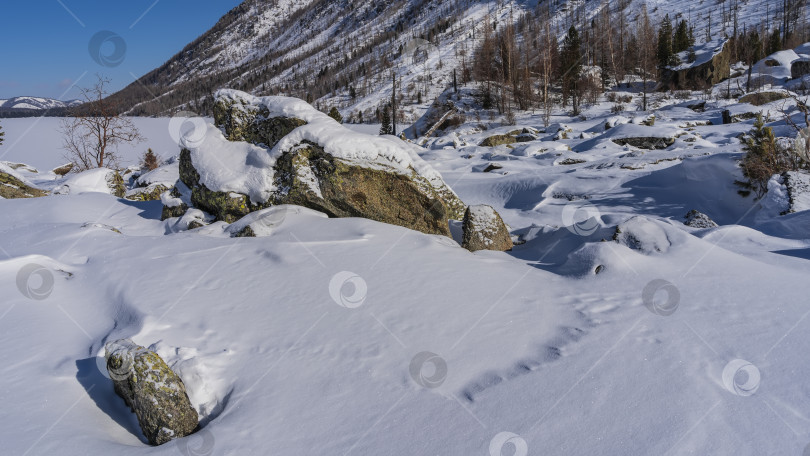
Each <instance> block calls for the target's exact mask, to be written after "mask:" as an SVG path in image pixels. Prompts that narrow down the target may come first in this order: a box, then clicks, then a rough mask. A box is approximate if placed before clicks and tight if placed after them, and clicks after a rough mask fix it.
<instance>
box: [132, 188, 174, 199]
mask: <svg viewBox="0 0 810 456" xmlns="http://www.w3.org/2000/svg"><path fill="white" fill-rule="evenodd" d="M166 190H168V188H167V187H166V186H165V185H163V184H153V185H150V186H148V187H142V188H136V189H133V190H130V191H129V192H127V194H126V199H128V200H132V201H157V200H159V199H160V195H161V194H163V192H165V191H166Z"/></svg>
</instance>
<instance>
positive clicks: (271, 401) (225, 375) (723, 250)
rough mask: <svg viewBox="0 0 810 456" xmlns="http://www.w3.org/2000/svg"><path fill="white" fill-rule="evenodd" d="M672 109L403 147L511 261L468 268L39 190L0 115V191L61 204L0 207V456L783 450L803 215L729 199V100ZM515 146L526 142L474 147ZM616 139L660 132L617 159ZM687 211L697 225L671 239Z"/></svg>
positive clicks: (385, 247)
mask: <svg viewBox="0 0 810 456" xmlns="http://www.w3.org/2000/svg"><path fill="white" fill-rule="evenodd" d="M694 101H695V100H691V101H687V100H675V99H661V100H659V102H658V106H657V108H656V110H655V111H654V114H655V123H654V125H653V126H647V125H645V124H644V123H645V122H647V123H649V122H648V118H647V116H648V114H650V113H638V112H634V111H630V112H624V113H621V114H620V115H621V116H622V118H617V117H616V115H615V114H611V113H610V112H609V109H610V104H609V103H606V102H605V103H600V104H597V105H593V106H591V107H589V108H588V109H587V110H586V111H585V112H584V113H583V118H578V117H568V116H563V115H555V116H553V117H552V119H551V121H552V123H554V124H561V125H564V126H565V127H564V129H563V130H562V131H566V130H567V131H566V133H565V134H564V135H560V134H559V132H560V131H561V130H560V129H559V128H558V127H557V126H555V127H552V128H548V129H547V128H545V127H544V126H543V122H542V118H541V116H540V115H539V114H530V113H522V114H519V115H518V117H517V121H516V125H502V124H500V123H499V119H495V120H492V121H487V120H484V121H482V122H477V121H476V122H472V121H469V122H467V123H465V124H463V125H461V126H460V127H458V128H457V129H456V130H455V131H452V132H450V131H448V132H447V133H446V134H441V135H440V136H439V137H438V138H431V139H429V140H428V141H426V142H425V146H426V148H424V149H420V150H419V152H418V154H419V155H420V156H421V158H422V159H423V160H425V161H426V162H427V163H428V164H429V165H430V166H432V167H433V169H435V170H436V171H438V172H439V173H441V175H442V177H443V178H444V180H445V181H446V182H447V184H448V185H449V186H450V187H451V188H452V189H453V190H454V191H455V192H456V193H458V195H459V196H460V197H461V199H462V200H463V201H464V202H465V203H467V204H470V205H477V204H486V205H489V206H492V207H493V208H494V209H495V210H496V211H497V212H498V213H499V214H500V215H501V216H502V217H503V219H504V221H505V222H506V224H507V225H508V226H509V227H510V230H511V234H512V237H513V240H514V241H515V247H514V248H513V249H512V250H511V251H509V252H493V251H480V252H476V253H470V252H469V251H467V250H465V249H463V248H461V247H460V245H459V242H460V241H461V238H460V236H461V227H460V222H458V221H452V222H451V226H450V231H451V232H452V233H453V236H454V239H451V238H448V237H444V236H439V235H427V234H422V233H419V232H416V231H411V230H408V229H405V228H402V227H397V226H393V225H386V224H382V223H378V222H374V221H370V220H365V219H359V218H342V219H330V218H326V217H324V216H323V214H320V213H318V212H315V211H312V210H308V209H303V208H300V207H297V206H282V207H278V208H272V209H266V210H265V211H268V212H267V214H269V215H267V214H262V215H263V217H262V218H261V220H260V221H261V222H262V227H261V228H262V229H261V230H254V231H257V236H258V237H255V238H233V237H231V234H232V233H233V232H234V231H238V229H240V228H241V227H242V226H243V225H244V226H246V225H247V224H250V223H255V222H256V221H257V220H259V219H258V218H257V217H256V216H255V214H251V216H253V218H250V219H249V220H248V217H251V216H248V217H246V219H245V220H242V221H240V222H237V223H235V224H233V225H227V224H225V223H224V222H215V223H212V224H210V225H207V226H203V227H200V228H197V229H193V230H185V228H184V227H185V225H184V224H182V223H180V221H179V220H178V219H177V218H171V219H168V220H165V221H161V220H160V217H161V209H162V204H161V202H160V201H146V202H139V201H130V200H126V199H121V198H116V197H115V196H113V195H111V194H109V192H108V191H107V186H106V182H105V179H96V180H97V181H98V182H100V183H99V184H98V185H94V184H93V183H92V182H88V180H87V179H84V180H82V181H80V182H79V183H81V185H77V183H75V179H76V177H75V176H74V177H71V176H69V177H68V178H62V177H59V176H56V175H55V174H53V173H51V172H49V171H47V170H50V169H52V168H54V167H57V166H59V165H61V164H63V163H64V160H63V159H62V157H61V152H60V151H59V149H58V147H59V142H60V138H59V135H58V133H57V128H58V120H55V119H43V120H36V119H23V120H4V121H3V122H2V124H3V128H4V130H5V131H6V143H5V144H4V145H3V146H2V147H0V160H2V161H5V162H9V163H17V162H22V163H27V164H29V165H31V166H33V167H35V168H37V169H39V170H40V171H38V172H34V170H32V169H30V168H29V169H26V168H25V167H18V168H16V169H15V170H14V173H16V175H18V176H19V178H20V179H22V180H24V182H26V183H30V184H32V185H36V186H37V187H39V188H42V189H44V190H48V191H53V190H55V189H59V188H64V185H65V183H66V180H67V179H74V186H73V187H70V188H72V189H73V190H72V191H69V192H58V193H63V194H53V195H50V196H46V197H41V198H32V199H16V200H0V211H2V213H3V217H2V220H0V257H2V259H0V295H2V296H3V298H4V299H3V300H2V301H0V361H2V363H0V366H2V367H0V369H2V378H3V381H2V388H0V399H1V400H2V402H3V404H4V405H5V409H6V413H5V414H4V417H3V418H2V421H3V424H2V426H0V438H2V440H3V442H4V449H3V451H2V452H3V453H4V454H30V455H33V454H65V455H74V454H75V455H85V454H105V453H107V454H121V455H140V454H155V455H158V454H161V455H162V454H166V455H171V454H184V455H192V454H194V455H200V454H216V455H220V454H226V455H244V454H318V455H320V454H324V455H325V454H339V455H348V454H357V455H362V454H396V455H406V454H407V455H417V454H418V455H423V454H425V455H427V454H436V455H439V454H441V455H472V454H482V455H485V454H491V455H500V454H522V455H526V454H553V455H558V454H559V455H568V454H604V455H614V454H633V455H636V454H638V455H665V454H667V455H677V454H723V455H725V454H729V455H730V454H734V455H761V454H775V455H776V454H779V455H786V454H787V455H792V454H795V455H799V454H802V451H803V450H804V449H805V447H806V446H807V445H808V444H810V434H809V433H808V432H807V428H808V425H810V386H808V385H810V383H808V382H807V381H806V379H808V378H810V363H808V362H807V356H806V354H807V352H808V350H810V338H808V337H807V334H808V331H810V320H808V319H807V318H806V317H807V316H808V314H810V299H809V298H808V297H809V296H810V280H808V277H810V231H808V228H807V227H808V226H810V211H807V210H805V209H806V208H807V204H806V201H807V198H806V196H795V195H794V196H793V198H794V199H795V201H797V203H796V204H795V208H794V210H795V212H792V213H786V214H785V215H780V213H782V212H784V207H783V205H784V204H785V203H786V201H787V200H786V196H785V195H786V194H787V187H785V184H784V183H780V182H775V183H774V185H773V188H772V192H771V193H769V194H768V195H767V196H766V197H765V198H763V199H761V200H760V201H755V200H754V198H753V196H748V197H743V196H741V195H739V194H738V193H737V191H738V190H739V187H738V186H736V185H735V184H734V181H735V180H740V179H742V175H741V172H740V169H739V167H738V166H737V160H739V159H740V158H741V156H742V151H741V147H740V142H739V140H738V139H737V137H738V135H740V134H741V133H744V132H746V131H748V130H749V129H750V128H751V124H752V120H744V121H742V122H738V123H733V124H728V125H721V113H722V111H723V110H724V109H729V110H732V111H733V110H735V109H736V110H739V111H740V112H743V111H744V110H746V109H748V107H747V105H739V104H735V103H734V101H733V100H730V101H725V100H719V101H711V100H710V101H708V102H707V103H706V106H705V111H704V112H696V111H693V110H692V109H689V108H688V107H686V106H687V105H689V104H693V103H694ZM779 103H781V102H776V104H774V105H773V106H771V105H765V106H761V107H758V110H768V109H776V108H775V106H777V105H778V104H779ZM469 118H470V117H469V116H468V119H469ZM583 119H584V120H583ZM774 119H776V117H774ZM706 121H710V122H711V125H706V123H707V122H706ZM606 123H610V124H611V127H612V128H610V129H606V128H605V124H606ZM136 124H137V125H138V126H139V127H141V129H142V132H143V133H144V134H145V136H147V138H148V142H147V143H146V144H143V145H140V146H139V147H137V148H133V149H132V150H126V151H124V159H125V163H124V164H127V165H131V164H134V163H135V162H136V160H137V157H138V156H139V155H140V154H141V153H142V152H143V150H145V148H146V147H147V146H148V147H152V148H153V149H154V150H155V152H157V153H158V154H160V155H161V156H162V157H163V158H168V157H170V156H174V155H176V154H177V153H179V148H178V146H177V145H176V144H175V143H174V142H173V140H172V132H170V126H169V125H170V121H169V119H136ZM770 125H772V126H774V127H775V130H776V131H777V135H782V136H784V135H787V133H788V130H787V128H786V127H784V124H783V123H781V122H778V121H775V122H771V123H770ZM482 126H484V127H486V129H484V128H482ZM349 127H352V126H351V125H349ZM362 128H365V129H366V130H367V129H368V127H367V126H366V127H362ZM515 130H520V131H521V133H520V134H521V135H525V134H530V135H533V136H536V139H533V140H530V141H527V142H514V143H512V144H504V145H499V146H495V147H482V146H479V145H478V144H481V143H482V142H483V141H484V140H485V139H486V138H487V137H490V136H492V135H496V134H502V135H509V134H510V133H512V132H514V131H515ZM524 130H525V131H528V132H536V135H535V134H534V133H523V131H524ZM640 135H643V136H644V137H649V138H664V139H669V140H671V141H668V144H664V148H652V149H643V148H639V147H636V146H634V145H633V144H632V143H627V142H626V141H617V140H621V139H627V138H629V137H639V136H640ZM175 136H176V135H175ZM530 139H531V138H530ZM620 143H624V144H623V145H622V144H620ZM491 165H498V166H491ZM4 166H5V167H4V168H2V169H8V165H4ZM168 166H169V167H168V168H167V169H165V170H164V171H159V172H156V173H155V174H154V175H153V176H152V178H153V179H152V178H150V179H146V180H148V181H149V182H145V183H151V182H152V181H154V182H163V181H162V180H161V179H163V180H165V176H175V175H176V172H177V171H176V167H177V165H176V162H175V163H173V164H170V165H168ZM172 167H173V168H172ZM485 171H486V172H485ZM794 181H796V182H798V181H797V180H795V179H794ZM68 183H69V182H68ZM804 187H806V185H804V183H803V184H802V185H794V186H793V187H791V188H793V189H797V188H804ZM55 193H56V192H55ZM794 193H795V192H794ZM692 210H697V211H699V212H700V213H702V214H704V215H705V217H706V218H705V219H704V218H703V217H701V218H700V220H699V221H700V223H690V225H689V226H688V225H686V224H685V223H684V222H686V221H687V218H686V216H687V214H688V213H690V212H691V211H692ZM264 215H267V216H266V217H265V216H264ZM708 219H710V221H713V222H714V223H716V225H717V226H713V224H712V223H708V222H707V220H708ZM689 220H694V215H692V216H691V217H690V218H689ZM240 223H241V225H240ZM125 338H128V339H132V340H133V341H134V342H135V343H137V344H139V345H143V346H146V347H150V348H152V349H154V350H155V351H156V352H157V353H158V354H159V355H160V356H161V357H162V358H163V359H164V360H165V361H166V362H167V363H168V365H169V366H171V367H172V368H173V369H174V370H175V372H177V373H178V374H179V375H180V377H181V378H182V379H183V381H184V382H185V385H186V388H187V391H188V394H189V397H190V399H191V402H192V405H193V406H194V407H195V408H196V410H197V412H198V414H199V416H200V418H201V422H200V423H201V430H200V431H199V432H197V433H196V434H194V435H192V436H189V437H185V438H182V439H178V440H176V441H174V442H171V443H169V444H165V445H163V446H160V447H150V446H149V445H148V444H147V443H146V441H145V438H144V437H143V435H142V433H141V432H140V429H139V427H138V423H137V421H136V420H135V417H134V415H133V414H132V413H130V411H129V410H128V409H127V408H126V407H125V405H124V404H123V401H122V400H121V399H120V398H119V397H117V396H116V395H115V393H114V392H113V385H112V382H111V381H110V379H109V378H108V377H107V371H106V368H105V360H104V345H105V343H106V342H110V341H114V340H117V339H125Z"/></svg>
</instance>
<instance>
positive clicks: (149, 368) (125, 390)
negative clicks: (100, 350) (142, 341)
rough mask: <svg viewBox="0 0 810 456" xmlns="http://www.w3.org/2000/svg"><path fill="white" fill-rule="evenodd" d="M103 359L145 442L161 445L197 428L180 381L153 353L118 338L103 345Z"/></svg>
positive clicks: (194, 415) (195, 419) (193, 414)
mask: <svg viewBox="0 0 810 456" xmlns="http://www.w3.org/2000/svg"><path fill="white" fill-rule="evenodd" d="M106 359H107V371H108V372H109V374H110V379H111V380H112V381H113V385H114V387H115V392H116V393H117V394H118V395H119V396H121V397H122V398H123V399H124V402H125V403H126V404H127V405H128V406H129V407H130V409H131V410H132V411H133V412H135V415H136V416H137V417H138V424H140V426H141V430H142V431H143V434H144V436H146V439H147V440H149V443H151V444H152V445H162V444H164V443H166V442H168V441H170V440H172V439H175V438H179V437H184V436H187V435H189V434H191V433H193V432H194V431H195V430H196V429H197V426H198V416H197V411H196V410H195V409H194V407H192V405H191V401H189V399H188V394H187V393H186V387H185V385H184V384H183V380H181V379H180V377H178V376H177V374H175V373H174V372H173V371H172V370H171V369H170V368H169V366H168V365H166V363H165V362H164V361H163V359H161V358H160V356H158V354H157V353H155V352H153V351H151V350H148V349H146V348H144V347H141V346H139V345H137V344H135V343H134V342H132V341H131V340H128V339H122V340H118V341H115V342H111V343H108V344H107V346H106Z"/></svg>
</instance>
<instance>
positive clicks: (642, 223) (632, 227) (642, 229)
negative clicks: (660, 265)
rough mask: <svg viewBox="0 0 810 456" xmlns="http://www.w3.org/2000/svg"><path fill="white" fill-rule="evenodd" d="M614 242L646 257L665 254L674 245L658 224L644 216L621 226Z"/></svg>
mask: <svg viewBox="0 0 810 456" xmlns="http://www.w3.org/2000/svg"><path fill="white" fill-rule="evenodd" d="M613 240H614V241H616V242H618V243H619V244H621V245H624V246H625V247H628V248H631V249H633V250H638V251H639V252H641V253H643V254H645V255H649V254H652V253H665V252H666V251H667V250H669V247H670V246H671V245H672V243H671V242H670V240H669V236H668V235H667V232H666V231H665V230H664V229H663V228H662V227H661V226H659V225H658V223H656V222H654V221H652V220H650V219H648V218H646V217H642V216H635V217H632V218H630V219H629V220H627V221H625V222H623V223H621V224H619V226H617V227H616V232H615V233H614V235H613Z"/></svg>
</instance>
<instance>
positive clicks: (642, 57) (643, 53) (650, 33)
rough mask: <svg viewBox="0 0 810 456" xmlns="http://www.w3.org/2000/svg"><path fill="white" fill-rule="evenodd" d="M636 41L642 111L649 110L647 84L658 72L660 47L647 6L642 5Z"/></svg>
mask: <svg viewBox="0 0 810 456" xmlns="http://www.w3.org/2000/svg"><path fill="white" fill-rule="evenodd" d="M636 40H637V41H638V67H637V68H636V71H637V72H638V75H639V76H641V83H642V87H641V93H642V98H641V110H642V111H646V110H647V90H648V89H647V83H648V82H649V80H650V76H651V75H652V74H655V71H656V55H655V51H656V48H657V47H658V41H657V39H656V36H655V30H654V29H653V27H652V24H651V23H650V17H649V16H648V15H647V5H646V4H642V5H641V18H640V19H639V21H638V26H637V31H636Z"/></svg>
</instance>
